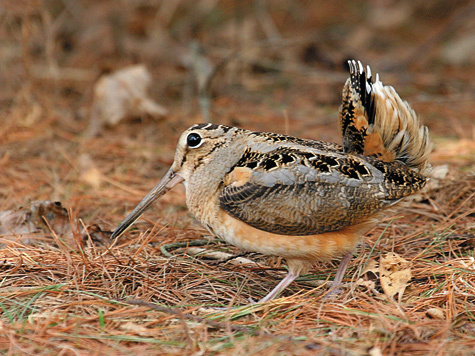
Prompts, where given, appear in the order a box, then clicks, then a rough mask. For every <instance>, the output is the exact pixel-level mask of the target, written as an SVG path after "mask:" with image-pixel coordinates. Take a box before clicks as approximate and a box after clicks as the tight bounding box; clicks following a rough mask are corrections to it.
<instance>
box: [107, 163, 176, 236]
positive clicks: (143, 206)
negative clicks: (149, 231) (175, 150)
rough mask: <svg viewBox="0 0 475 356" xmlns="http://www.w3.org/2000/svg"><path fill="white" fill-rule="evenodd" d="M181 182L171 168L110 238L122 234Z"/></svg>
mask: <svg viewBox="0 0 475 356" xmlns="http://www.w3.org/2000/svg"><path fill="white" fill-rule="evenodd" d="M181 182H183V178H182V177H181V176H180V175H178V174H176V173H175V172H174V171H173V170H172V169H171V168H170V169H169V170H168V172H167V173H166V174H165V176H164V177H163V178H162V180H161V181H160V182H158V184H157V185H156V186H155V187H154V188H153V189H152V190H151V191H150V192H149V193H148V194H147V195H146V196H145V198H143V199H142V201H141V202H140V203H139V205H137V206H136V207H135V209H134V210H133V211H132V212H131V213H130V214H129V215H128V216H127V217H126V218H125V220H124V221H122V222H121V223H120V225H119V227H118V228H117V229H115V231H114V232H113V233H112V235H111V239H115V238H117V237H119V236H120V235H122V234H123V233H124V231H125V230H127V228H128V227H129V226H130V225H132V224H133V223H134V222H135V221H136V220H137V219H138V218H140V216H141V215H142V214H143V213H144V211H145V210H147V209H148V208H149V207H150V205H152V204H153V203H154V202H155V201H156V200H157V199H158V198H160V197H161V196H163V195H164V194H165V193H166V192H168V191H169V190H170V189H172V188H173V187H174V186H175V185H177V184H178V183H181Z"/></svg>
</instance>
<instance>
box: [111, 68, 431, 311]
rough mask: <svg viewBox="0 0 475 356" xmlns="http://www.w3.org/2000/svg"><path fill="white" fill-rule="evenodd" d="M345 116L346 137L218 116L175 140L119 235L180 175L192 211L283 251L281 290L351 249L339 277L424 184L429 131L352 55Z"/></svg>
mask: <svg viewBox="0 0 475 356" xmlns="http://www.w3.org/2000/svg"><path fill="white" fill-rule="evenodd" d="M349 66H350V78H349V79H348V80H347V82H346V84H345V86H344V88H343V104H342V106H341V108H340V124H341V129H342V136H343V145H342V146H341V145H338V144H336V143H328V142H322V141H315V140H308V139H301V138H296V137H291V136H286V135H281V134H277V133H263V132H254V131H248V130H243V129H239V128H236V127H229V126H224V125H215V124H210V123H207V124H197V125H194V126H192V127H190V128H189V129H188V130H186V131H185V132H184V133H183V134H182V135H181V136H180V139H179V141H178V146H177V149H176V153H175V160H174V162H173V165H172V166H171V168H170V169H169V170H168V172H167V173H166V175H165V177H163V179H162V180H161V181H160V182H159V183H158V184H157V185H156V186H155V187H154V188H153V189H152V190H151V191H150V193H149V194H148V195H147V196H146V197H145V198H144V199H143V200H142V201H141V202H140V203H139V205H138V206H137V207H136V208H135V209H134V210H133V211H132V212H131V213H130V214H129V215H128V216H127V217H126V219H125V220H124V221H123V222H122V223H121V224H120V225H119V227H118V228H117V229H116V230H115V231H114V233H113V235H112V236H113V237H118V236H120V235H121V234H122V233H123V232H124V231H125V230H126V229H127V228H128V227H129V226H130V225H131V224H133V223H134V222H135V221H136V220H137V219H138V218H139V217H140V216H141V215H142V213H143V212H144V211H145V210H146V209H147V208H149V207H150V205H152V203H153V202H154V201H156V200H157V199H158V198H159V197H161V196H162V195H163V194H165V193H166V192H167V191H168V190H170V189H171V188H173V187H174V186H175V185H176V184H178V183H180V182H183V183H184V185H185V187H186V203H187V205H188V208H189V210H190V212H191V213H192V214H193V215H194V216H195V217H196V218H197V219H198V220H199V221H200V222H201V224H203V226H205V227H206V228H207V229H208V230H209V231H210V232H211V233H212V234H214V235H215V236H217V237H219V238H221V239H223V240H225V241H227V242H228V243H231V244H233V245H235V246H237V247H239V248H241V249H243V250H247V251H255V252H260V253H263V254H266V255H276V256H282V257H285V259H286V261H287V265H288V268H289V272H288V274H287V275H286V277H285V278H284V279H283V280H282V281H281V282H280V283H279V284H278V285H277V286H276V287H275V288H274V289H273V290H272V291H271V292H270V293H269V294H267V296H265V297H264V298H263V299H261V302H264V301H268V300H270V299H273V298H274V297H276V296H277V295H278V294H279V293H280V292H281V291H282V290H283V289H284V288H286V287H287V286H288V285H289V284H290V283H291V282H292V281H293V280H294V279H295V278H297V277H298V276H299V275H300V274H301V273H306V272H307V270H308V269H309V268H310V267H311V266H312V264H313V263H314V262H315V261H319V260H330V259H333V258H336V257H341V256H344V257H343V259H342V261H341V263H340V266H339V268H338V270H337V273H336V277H335V279H334V282H333V284H332V288H333V289H332V290H333V291H335V290H336V287H338V285H339V284H340V282H341V280H342V278H343V276H344V273H345V271H346V268H347V266H348V263H349V261H350V259H351V257H352V254H353V252H354V251H355V249H356V246H357V244H358V242H359V241H360V240H361V238H362V236H363V235H364V234H365V233H366V232H367V231H368V230H369V229H370V228H372V227H374V226H375V225H376V224H377V222H378V221H379V219H381V217H382V216H384V215H385V214H387V213H388V209H392V208H393V207H394V206H395V204H396V203H398V202H400V201H401V200H402V199H403V198H404V197H407V196H409V195H411V194H414V193H415V192H417V191H419V190H420V189H422V187H424V185H425V182H426V180H427V178H426V177H425V176H424V174H425V173H427V170H428V167H429V164H428V157H429V152H430V140H429V133H428V129H427V127H425V126H423V125H422V124H421V122H420V121H419V119H418V118H417V116H416V114H415V112H414V111H413V110H412V109H411V108H410V106H409V104H408V103H407V102H405V101H402V100H401V98H400V97H399V95H398V94H397V93H396V91H395V90H394V89H393V88H392V87H390V86H383V84H382V83H381V82H380V81H379V77H378V75H377V76H376V80H375V81H374V82H373V78H372V75H371V71H370V68H369V67H367V69H366V70H365V69H364V68H363V66H362V65H361V62H355V61H350V62H349Z"/></svg>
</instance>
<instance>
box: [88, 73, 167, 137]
mask: <svg viewBox="0 0 475 356" xmlns="http://www.w3.org/2000/svg"><path fill="white" fill-rule="evenodd" d="M151 82H152V77H151V75H150V73H149V71H148V70H147V68H146V67H145V65H143V64H138V65H134V66H130V67H126V68H124V69H121V70H118V71H116V72H114V73H112V74H108V75H104V76H102V77H101V78H100V79H99V80H98V81H97V83H96V85H95V87H94V100H93V104H92V110H91V121H90V123H89V128H88V135H89V136H93V135H96V134H97V133H98V132H99V131H100V130H101V128H102V127H103V126H105V125H115V124H117V123H118V122H120V121H121V120H123V119H125V118H128V117H134V116H141V115H150V116H152V117H161V116H165V115H167V113H168V110H167V109H166V108H164V107H163V106H161V105H159V104H157V103H156V102H155V101H153V100H152V99H151V98H150V97H149V95H148V89H149V87H150V84H151Z"/></svg>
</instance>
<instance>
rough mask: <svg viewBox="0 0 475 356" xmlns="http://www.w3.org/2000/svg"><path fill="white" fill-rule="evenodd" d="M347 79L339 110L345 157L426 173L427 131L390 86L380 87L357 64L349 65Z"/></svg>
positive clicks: (358, 63)
mask: <svg viewBox="0 0 475 356" xmlns="http://www.w3.org/2000/svg"><path fill="white" fill-rule="evenodd" d="M348 63H349V66H350V78H349V79H348V80H347V82H346V84H345V87H344V89H343V104H342V106H341V108H340V123H341V126H342V135H343V147H344V150H345V152H347V153H357V154H363V155H366V156H374V157H376V158H378V159H379V160H381V161H384V162H392V161H398V162H401V163H403V164H404V165H406V166H407V167H409V168H411V169H413V170H415V171H416V172H419V173H421V174H426V173H428V170H429V168H430V166H429V163H428V160H429V153H430V151H431V142H430V138H429V130H428V128H427V127H426V126H424V125H422V122H421V121H420V119H419V118H418V117H417V115H416V113H415V112H414V110H412V108H411V107H410V105H409V104H408V103H407V102H406V101H403V100H402V99H401V98H400V96H399V95H398V94H397V92H396V91H395V90H394V88H393V87H392V86H387V85H383V83H382V82H381V81H380V80H379V75H378V74H376V80H375V81H374V82H373V78H372V75H371V69H370V68H369V67H367V68H366V70H365V69H364V67H363V65H362V64H361V62H359V61H358V62H356V61H349V62H348Z"/></svg>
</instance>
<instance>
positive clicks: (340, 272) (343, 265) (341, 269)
mask: <svg viewBox="0 0 475 356" xmlns="http://www.w3.org/2000/svg"><path fill="white" fill-rule="evenodd" d="M352 257H353V251H349V252H347V253H346V255H345V256H343V258H342V260H341V262H340V266H338V269H337V271H336V275H335V279H334V280H333V283H332V285H331V287H330V291H329V292H328V293H327V295H326V296H325V298H329V297H333V296H335V295H337V294H339V293H340V292H341V289H340V288H339V287H340V284H341V281H342V280H343V277H344V276H345V272H346V269H347V268H348V264H349V263H350V261H351V258H352Z"/></svg>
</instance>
